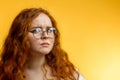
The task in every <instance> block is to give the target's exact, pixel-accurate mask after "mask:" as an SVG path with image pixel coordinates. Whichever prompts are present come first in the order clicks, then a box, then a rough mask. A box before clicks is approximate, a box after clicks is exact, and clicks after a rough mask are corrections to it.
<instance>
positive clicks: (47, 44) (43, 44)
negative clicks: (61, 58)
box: [41, 43, 49, 47]
mask: <svg viewBox="0 0 120 80" xmlns="http://www.w3.org/2000/svg"><path fill="white" fill-rule="evenodd" d="M41 45H42V46H43V47H47V46H49V43H41Z"/></svg>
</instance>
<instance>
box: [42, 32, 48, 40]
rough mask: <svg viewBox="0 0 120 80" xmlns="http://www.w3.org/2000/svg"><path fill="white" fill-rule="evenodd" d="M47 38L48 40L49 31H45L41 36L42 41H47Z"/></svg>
mask: <svg viewBox="0 0 120 80" xmlns="http://www.w3.org/2000/svg"><path fill="white" fill-rule="evenodd" d="M47 38H48V34H47V31H43V32H42V35H41V39H47Z"/></svg>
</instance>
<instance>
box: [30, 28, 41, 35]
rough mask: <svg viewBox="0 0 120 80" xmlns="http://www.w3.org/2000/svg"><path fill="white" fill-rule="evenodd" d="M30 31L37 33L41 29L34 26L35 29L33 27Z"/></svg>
mask: <svg viewBox="0 0 120 80" xmlns="http://www.w3.org/2000/svg"><path fill="white" fill-rule="evenodd" d="M31 32H32V33H34V34H35V33H39V32H41V29H40V28H36V29H33V30H32V31H31Z"/></svg>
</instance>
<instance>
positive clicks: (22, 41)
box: [0, 8, 84, 80]
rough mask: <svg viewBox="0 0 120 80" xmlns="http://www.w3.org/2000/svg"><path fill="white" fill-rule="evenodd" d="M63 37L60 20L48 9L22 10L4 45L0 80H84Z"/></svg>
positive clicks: (0, 62) (0, 63)
mask: <svg viewBox="0 0 120 80" xmlns="http://www.w3.org/2000/svg"><path fill="white" fill-rule="evenodd" d="M59 39H60V33H59V30H58V28H57V25H56V22H55V20H54V18H53V17H52V16H51V15H50V14H49V12H48V11H46V10H44V9H42V8H30V9H24V10H23V11H21V12H20V13H19V14H18V15H17V16H16V18H15V19H14V21H13V23H12V25H11V28H10V31H9V33H8V36H7V37H6V40H5V42H4V45H3V50H2V53H1V61H0V80H84V79H83V77H82V76H81V75H80V74H79V72H78V71H77V70H76V69H75V66H74V65H73V64H72V63H71V62H70V61H69V59H68V56H67V53H66V52H65V51H64V50H63V49H62V48H61V46H60V40H59Z"/></svg>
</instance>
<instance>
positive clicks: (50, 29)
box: [29, 27, 56, 39]
mask: <svg viewBox="0 0 120 80" xmlns="http://www.w3.org/2000/svg"><path fill="white" fill-rule="evenodd" d="M29 32H31V33H33V36H34V37H35V38H36V39H39V38H40V37H41V36H42V35H43V33H45V32H46V33H47V35H49V36H50V35H54V34H55V33H56V28H54V27H48V28H46V29H45V30H43V28H41V27H37V28H33V29H32V30H30V31H29Z"/></svg>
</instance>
